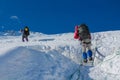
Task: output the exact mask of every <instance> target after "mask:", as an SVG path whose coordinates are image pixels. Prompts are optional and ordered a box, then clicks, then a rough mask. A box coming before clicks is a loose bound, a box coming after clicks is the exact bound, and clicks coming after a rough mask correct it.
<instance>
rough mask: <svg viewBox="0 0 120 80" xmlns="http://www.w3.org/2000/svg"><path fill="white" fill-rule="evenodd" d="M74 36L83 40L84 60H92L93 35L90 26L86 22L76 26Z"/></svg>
mask: <svg viewBox="0 0 120 80" xmlns="http://www.w3.org/2000/svg"><path fill="white" fill-rule="evenodd" d="M74 38H75V39H78V40H79V41H80V42H81V45H82V56H83V62H84V63H87V62H88V60H89V61H92V60H93V58H92V50H91V35H90V32H89V29H88V26H87V25H86V24H81V25H77V26H75V32H74Z"/></svg>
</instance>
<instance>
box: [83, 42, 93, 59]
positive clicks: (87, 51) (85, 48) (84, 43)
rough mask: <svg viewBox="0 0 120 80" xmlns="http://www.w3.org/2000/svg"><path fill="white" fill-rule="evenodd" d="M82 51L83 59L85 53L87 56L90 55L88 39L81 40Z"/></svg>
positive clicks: (85, 57) (85, 56)
mask: <svg viewBox="0 0 120 80" xmlns="http://www.w3.org/2000/svg"><path fill="white" fill-rule="evenodd" d="M82 53H83V58H84V59H87V55H88V57H92V50H91V41H90V40H83V41H82Z"/></svg>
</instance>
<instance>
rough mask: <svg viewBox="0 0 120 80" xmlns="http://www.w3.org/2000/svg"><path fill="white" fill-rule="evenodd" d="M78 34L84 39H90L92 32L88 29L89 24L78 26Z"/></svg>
mask: <svg viewBox="0 0 120 80" xmlns="http://www.w3.org/2000/svg"><path fill="white" fill-rule="evenodd" d="M78 34H79V37H80V38H81V39H82V40H83V39H89V38H90V32H89V29H88V26H86V25H85V24H81V25H79V26H78Z"/></svg>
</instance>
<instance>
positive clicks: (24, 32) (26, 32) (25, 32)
mask: <svg viewBox="0 0 120 80" xmlns="http://www.w3.org/2000/svg"><path fill="white" fill-rule="evenodd" d="M21 32H22V41H23V42H24V41H25V40H26V41H28V36H29V35H30V32H29V28H28V26H25V28H24V29H23V30H21Z"/></svg>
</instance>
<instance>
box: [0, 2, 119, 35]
mask: <svg viewBox="0 0 120 80" xmlns="http://www.w3.org/2000/svg"><path fill="white" fill-rule="evenodd" d="M81 23H86V24H87V25H88V26H89V28H90V31H91V32H99V31H108V30H119V29H120V0H0V30H7V29H11V30H20V28H23V27H24V26H26V25H27V26H29V27H30V30H31V31H35V32H42V33H46V34H57V33H67V32H74V26H75V25H79V24H81Z"/></svg>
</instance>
